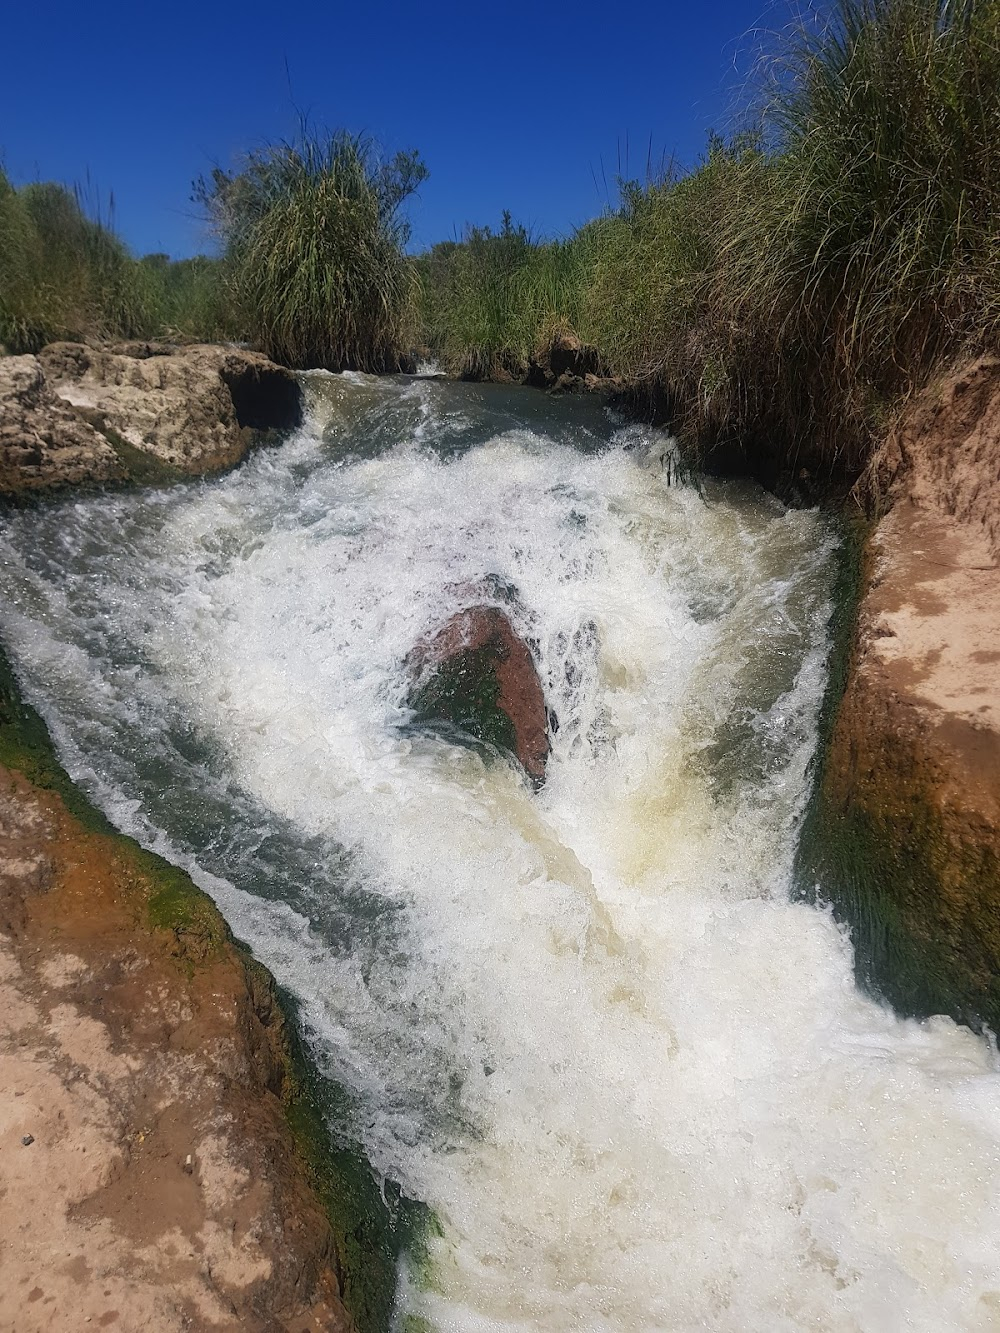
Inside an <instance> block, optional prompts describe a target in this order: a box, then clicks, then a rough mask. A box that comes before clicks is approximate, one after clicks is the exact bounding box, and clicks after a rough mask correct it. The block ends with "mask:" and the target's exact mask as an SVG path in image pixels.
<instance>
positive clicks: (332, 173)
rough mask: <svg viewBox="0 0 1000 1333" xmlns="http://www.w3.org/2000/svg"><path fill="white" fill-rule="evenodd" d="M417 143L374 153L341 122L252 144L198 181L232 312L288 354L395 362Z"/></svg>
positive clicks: (405, 290) (406, 309)
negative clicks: (236, 160)
mask: <svg viewBox="0 0 1000 1333" xmlns="http://www.w3.org/2000/svg"><path fill="white" fill-rule="evenodd" d="M426 175H427V172H426V169H425V168H424V166H423V164H422V163H421V161H420V159H419V158H418V157H417V155H416V154H415V153H399V154H397V155H396V156H395V157H394V158H392V159H391V160H390V161H388V162H384V163H383V162H381V161H380V159H379V158H378V156H377V154H376V152H375V149H374V147H373V145H372V144H371V143H370V142H369V141H368V140H366V139H364V138H362V137H360V136H352V135H348V134H344V133H338V134H334V135H332V136H330V137H327V138H317V137H315V136H308V135H303V137H302V138H301V139H300V141H298V142H297V143H294V144H280V145H278V146H276V147H268V148H265V149H262V150H260V151H258V152H255V153H252V154H251V155H250V156H249V157H248V158H247V160H246V162H245V163H244V165H243V167H242V169H241V170H240V171H239V172H237V173H236V174H228V173H226V172H223V171H220V170H216V171H215V172H214V173H213V174H212V176H211V178H210V179H209V180H204V179H203V180H201V181H199V182H197V183H196V186H195V198H196V200H198V201H199V202H201V203H202V204H203V205H204V206H205V207H206V209H207V211H208V214H209V216H210V218H211V219H212V221H213V222H214V224H215V226H216V228H217V229H218V231H219V233H220V235H221V237H222V239H223V241H224V244H225V250H226V272H227V284H228V292H229V296H230V299H231V301H232V304H233V309H234V316H235V319H236V320H237V322H238V323H239V324H240V325H241V326H242V327H244V328H245V329H246V331H247V333H248V335H249V337H250V338H251V340H252V341H253V342H254V343H255V344H256V345H257V346H259V347H260V348H261V350H262V351H264V352H265V353H266V354H267V355H268V356H271V357H273V358H274V359H275V360H278V361H282V362H284V363H286V364H287V365H291V366H300V367H304V366H321V367H325V368H327V369H329V370H343V369H354V370H370V371H381V370H387V369H393V368H395V367H396V366H397V365H398V364H399V363H400V360H401V358H402V357H403V355H404V354H405V352H406V351H408V350H409V349H408V347H407V343H408V342H409V341H410V339H411V338H412V336H413V334H414V329H413V322H414V301H415V291H414V279H413V271H412V268H411V266H410V265H409V263H408V262H407V260H406V258H405V256H404V253H403V247H404V245H405V244H406V241H407V239H408V235H409V232H408V226H407V223H406V221H405V219H404V218H403V216H402V212H401V210H402V205H403V204H404V202H405V201H406V199H407V198H409V196H410V195H411V194H412V193H413V192H414V191H415V190H416V189H417V188H418V187H419V185H420V184H421V182H422V181H423V180H424V179H425V178H426Z"/></svg>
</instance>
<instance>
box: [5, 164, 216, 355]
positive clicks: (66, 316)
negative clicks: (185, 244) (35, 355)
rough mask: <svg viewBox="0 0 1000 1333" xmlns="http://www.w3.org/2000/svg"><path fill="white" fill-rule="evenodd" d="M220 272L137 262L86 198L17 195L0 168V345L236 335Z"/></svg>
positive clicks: (43, 189) (45, 186)
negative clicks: (89, 207) (87, 202)
mask: <svg viewBox="0 0 1000 1333" xmlns="http://www.w3.org/2000/svg"><path fill="white" fill-rule="evenodd" d="M221 269H222V266H221V264H220V262H219V261H218V260H213V259H206V258H199V259H186V260H181V261H179V262H177V263H171V262H170V261H169V260H168V258H167V256H166V255H147V256H146V258H145V259H141V260H137V259H135V258H134V257H133V256H132V255H131V254H130V253H129V251H128V249H127V248H126V247H125V245H124V244H123V243H122V241H120V240H119V238H118V237H117V236H116V235H115V233H114V230H113V228H112V225H111V222H110V219H103V218H102V217H101V216H100V215H99V214H98V216H96V217H92V216H90V214H89V213H88V211H87V208H86V206H85V199H84V195H83V192H82V191H81V190H80V189H78V188H76V189H72V190H70V189H67V188H66V187H65V186H62V185H56V184H54V183H52V182H45V183H33V184H30V185H25V186H23V187H22V188H21V189H20V190H15V189H14V187H13V186H12V185H11V183H10V181H9V180H8V178H7V176H6V175H5V174H4V172H3V171H2V170H0V345H3V346H4V347H6V348H7V350H8V351H9V352H13V353H20V352H35V351H37V350H38V349H39V348H40V347H43V346H44V345H45V344H46V343H49V342H55V341H57V340H59V339H63V338H66V339H73V340H77V339H79V340H88V339H108V338H110V339H116V338H120V339H128V338H152V337H180V338H187V339H192V338H193V339H201V340H212V339H220V338H225V337H232V336H233V335H234V334H235V333H236V332H237V330H236V329H235V326H234V325H233V323H232V320H231V318H230V315H229V312H228V310H227V309H226V306H225V297H224V288H223V284H222V273H221Z"/></svg>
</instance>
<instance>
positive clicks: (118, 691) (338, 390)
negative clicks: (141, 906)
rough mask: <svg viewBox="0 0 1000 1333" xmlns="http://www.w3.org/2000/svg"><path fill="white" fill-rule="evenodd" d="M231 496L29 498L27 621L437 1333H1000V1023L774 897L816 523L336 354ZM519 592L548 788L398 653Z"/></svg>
mask: <svg viewBox="0 0 1000 1333" xmlns="http://www.w3.org/2000/svg"><path fill="white" fill-rule="evenodd" d="M309 392H310V395H311V410H310V416H309V425H308V427H307V428H306V430H304V431H303V432H302V433H301V434H300V435H299V436H298V437H296V438H295V439H293V440H291V441H290V442H289V443H288V444H286V445H285V446H284V447H283V448H282V449H280V450H278V451H275V452H271V453H267V454H262V455H258V456H257V457H256V458H255V460H254V461H253V462H252V463H251V464H250V465H249V466H248V467H246V468H244V469H242V470H241V471H240V472H238V473H235V474H233V475H231V476H229V477H227V478H224V479H222V480H220V481H217V482H213V483H211V484H196V485H191V486H189V487H187V488H185V489H183V490H176V491H171V492H168V493H162V494H158V495H156V494H150V493H145V494H141V495H129V496H116V497H105V498H101V499H94V500H87V501H82V502H78V503H73V504H68V505H65V506H61V507H60V508H59V509H51V510H46V511H40V512H38V513H34V514H24V515H14V516H12V518H11V521H10V525H9V528H8V531H7V533H6V534H5V536H4V537H3V539H2V543H0V553H2V556H3V565H2V571H0V586H2V587H3V589H4V591H5V593H6V595H7V598H8V603H7V607H6V609H5V610H4V612H3V613H2V617H3V623H4V630H5V634H6V635H7V637H8V640H9V641H10V643H11V644H12V647H13V649H14V651H15V653H16V656H17V660H18V662H19V664H20V666H21V669H22V671H23V673H24V675H25V678H26V681H27V683H28V687H29V690H30V692H31V693H32V694H33V696H34V697H35V698H36V699H37V700H38V702H39V703H40V705H41V706H42V708H43V710H44V711H45V714H46V716H47V718H48V720H49V722H50V724H51V725H52V727H53V730H54V733H55V734H56V736H57V739H58V741H59V743H60V745H61V747H62V749H63V752H64V754H65V755H66V756H67V759H68V762H69V763H70V765H71V767H72V769H73V771H74V773H75V774H76V775H77V776H79V777H80V778H81V779H82V780H84V781H86V782H87V783H88V784H89V786H90V788H91V790H93V791H94V792H95V793H96V794H97V795H98V797H99V799H101V800H102V802H103V803H104V804H105V806H106V807H107V808H109V809H110V810H111V812H112V813H113V815H114V817H115V818H116V819H117V821H118V822H119V823H121V824H122V825H123V826H127V827H129V828H130V829H131V830H134V831H136V832H137V833H138V834H139V835H140V836H142V837H143V838H144V839H145V840H146V841H147V842H150V843H153V844H155V845H157V846H158V848H159V849H161V850H164V851H166V852H167V853H168V854H170V855H172V856H174V857H175V858H176V859H180V860H182V861H184V862H185V863H187V864H189V865H191V867H192V868H193V870H194V872H195V873H196V875H197V876H198V877H199V879H200V882H202V883H203V884H204V885H206V887H208V888H209V889H210V891H212V892H213V893H214V894H215V896H216V898H217V900H218V901H219V902H220V905H221V906H222V907H223V910H224V911H225V912H226V914H227V916H228V917H229V919H230V921H231V923H232V924H233V927H234V929H235V930H236V932H237V933H238V934H239V935H240V936H242V937H243V938H245V939H247V940H249V941H250V942H251V943H252V945H253V947H254V949H255V951H256V952H257V954H258V955H259V956H260V957H261V958H262V959H263V960H264V961H265V962H266V963H267V964H268V966H270V967H271V968H272V970H273V971H274V972H275V973H276V975H277V976H278V978H279V980H280V981H281V982H282V984H284V985H285V986H287V987H289V988H290V989H291V990H292V991H293V992H294V993H295V994H296V995H297V996H298V997H299V998H300V1000H301V1002H302V1010H303V1015H304V1020H305V1022H306V1024H307V1028H308V1033H309V1038H310V1042H311V1046H312V1050H313V1053H314V1056H315V1058H316V1060H317V1062H318V1064H319V1065H320V1067H321V1068H323V1069H324V1070H326V1071H327V1072H328V1073H329V1074H330V1075H331V1076H332V1077H335V1078H336V1079H338V1080H339V1081H340V1082H342V1083H343V1084H344V1085H345V1086H346V1087H347V1088H348V1089H349V1090H350V1092H351V1094H352V1098H353V1107H354V1111H353V1124H352V1132H353V1133H354V1134H355V1135H356V1136H357V1137H358V1139H359V1140H360V1141H361V1142H362V1143H363V1145H364V1148H365V1150H366V1152H367V1153H368V1155H369V1158H370V1160H371V1161H372V1163H373V1165H374V1166H375V1168H376V1170H377V1171H379V1172H380V1173H382V1174H383V1175H385V1176H388V1177H391V1178H393V1179H394V1180H396V1181H398V1182H399V1184H400V1185H401V1187H402V1189H403V1190H404V1191H405V1192H406V1193H407V1194H408V1195H410V1196H411V1197H414V1198H417V1199H421V1200H423V1201H425V1202H427V1203H428V1204H429V1205H430V1206H431V1208H432V1209H433V1210H434V1214H435V1216H436V1218H437V1220H438V1222H439V1223H440V1235H435V1236H434V1238H433V1239H432V1240H431V1242H430V1248H429V1258H430V1262H429V1264H428V1265H426V1266H423V1267H420V1268H419V1269H417V1268H415V1267H414V1268H413V1269H412V1270H411V1269H409V1268H407V1269H406V1270H405V1271H404V1272H403V1273H401V1277H400V1296H399V1307H400V1312H401V1313H402V1312H406V1313H410V1314H417V1315H421V1316H423V1317H424V1318H425V1319H427V1320H428V1321H429V1322H430V1323H431V1325H432V1326H434V1327H436V1328H439V1329H442V1330H446V1329H448V1330H450V1329H455V1330H463V1331H464V1330H500V1329H503V1330H508V1329H509V1330H513V1329H524V1330H529V1329H552V1330H562V1329H581V1328H582V1329H594V1330H599V1329H616V1330H652V1329H669V1330H688V1329H691V1330H693V1329H702V1328H710V1329H713V1330H724V1331H729V1330H731V1331H732V1333H737V1331H739V1333H744V1331H745V1330H761V1331H762V1333H763V1331H765V1330H766V1333H777V1331H780V1330H793V1329H794V1330H801V1329H822V1330H827V1329H829V1330H866V1331H867V1330H871V1331H872V1333H876V1331H877V1333H882V1331H883V1330H895V1329H900V1330H902V1329H907V1330H926V1331H927V1333H931V1331H932V1330H933V1331H934V1333H939V1330H942V1329H952V1328H954V1329H970V1330H979V1329H987V1328H993V1327H996V1326H997V1323H998V1321H1000V1275H998V1265H997V1257H996V1256H997V1254H998V1252H1000V1197H998V1192H997V1190H996V1188H995V1186H996V1181H997V1164H998V1153H1000V1113H998V1109H997V1098H998V1093H1000V1079H998V1069H997V1060H996V1055H995V1051H994V1049H993V1047H992V1046H991V1045H990V1044H989V1043H988V1042H987V1041H986V1040H984V1039H980V1038H977V1037H975V1036H973V1035H972V1034H971V1033H969V1032H968V1031H967V1030H965V1029H961V1028H959V1027H956V1026H955V1025H954V1024H953V1023H951V1022H950V1021H948V1020H945V1019H935V1020H932V1021H931V1022H929V1023H925V1024H918V1023H915V1022H903V1021H900V1020H898V1019H896V1018H895V1017H894V1016H893V1015H892V1014H891V1013H890V1012H888V1011H887V1010H886V1009H884V1008H882V1007H880V1006H878V1005H876V1004H875V1003H873V1002H872V1001H870V1000H868V999H866V998H864V997H863V996H861V995H860V994H859V993H858V991H857V989H856V988H855V986H854V983H853V979H852V970H851V961H852V960H851V951H850V945H849V941H848V940H847V939H846V938H845V936H844V934H843V933H842V932H841V931H840V930H839V929H838V928H837V926H836V925H835V923H834V922H833V921H832V919H831V917H830V915H829V914H828V913H825V912H822V911H817V910H815V909H813V908H811V907H808V906H806V905H803V904H801V903H796V902H793V901H792V900H791V899H790V897H789V887H790V879H791V864H792V858H793V855H794V846H795V836H796V830H797V826H798V820H799V818H800V816H801V813H802V809H803V805H804V801H805V797H806V794H807V785H808V765H809V761H810V758H811V755H812V752H813V748H814V745H815V736H816V717H817V711H818V706H819V701H820V698H821V694H822V689H823V681H824V659H825V653H826V646H827V645H826V622H827V616H828V611H829V607H828V598H829V585H830V563H831V543H830V537H829V534H828V533H827V531H826V529H825V528H824V525H823V523H822V521H821V520H820V518H819V517H818V516H817V515H815V514H808V513H800V512H786V511H784V510H783V509H781V508H780V507H779V506H778V505H777V504H776V503H774V502H773V501H770V500H768V499H766V498H764V497H762V496H760V495H759V494H756V493H753V492H749V491H743V490H740V489H737V488H728V489H726V488H717V489H714V490H712V491H711V492H710V493H709V494H707V495H702V494H699V492H698V491H697V490H695V489H694V488H692V487H676V486H668V485H667V479H668V476H669V469H666V468H664V466H663V456H664V449H665V445H664V442H663V441H662V439H659V438H657V437H656V436H654V435H652V434H650V433H648V432H644V431H641V430H639V429H637V428H635V427H629V428H625V427H621V426H616V425H615V424H614V423H613V422H611V423H609V422H608V421H606V420H604V419H603V418H601V417H600V416H599V414H597V413H596V412H595V411H594V409H593V408H588V407H583V406H580V405H578V404H573V405H566V406H560V405H558V404H552V402H551V400H545V399H543V398H542V396H541V395H539V396H537V398H534V397H532V396H530V395H521V396H520V397H517V396H512V395H510V394H506V395H504V394H503V393H500V392H495V391H492V390H474V389H472V388H468V389H466V388H465V387H464V386H454V385H447V384H438V383H434V382H433V381H428V380H413V381H395V382H393V381H375V380H371V379H369V378H368V377H363V376H358V377H351V378H347V377H343V378H337V377H326V376H314V377H311V378H310V380H309ZM487 578H493V579H494V580H498V581H501V582H506V583H509V584H511V585H513V586H514V587H516V589H517V593H518V600H517V604H516V609H515V610H514V612H513V614H514V615H515V618H516V619H517V622H518V627H519V629H520V630H521V631H522V632H523V633H524V634H525V635H526V636H527V637H528V638H529V639H530V640H531V641H532V643H533V644H534V645H535V647H536V652H537V657H538V662H539V666H540V672H541V676H542V679H543V683H544V685H545V689H546V694H547V697H548V700H549V703H550V705H551V707H552V710H553V712H554V713H555V715H556V717H557V718H558V730H557V731H556V732H555V734H554V736H553V751H552V756H551V759H550V761H549V767H548V777H547V781H546V784H545V787H544V788H543V789H542V791H541V792H540V793H538V794H537V795H535V794H533V793H532V791H531V789H530V787H529V786H528V785H527V784H526V783H525V782H524V781H523V780H522V778H521V777H520V776H519V774H518V773H517V772H515V771H514V770H513V769H512V768H511V767H509V766H507V765H505V764H504V763H502V762H489V761H488V760H487V759H486V758H485V757H484V756H483V755H482V754H481V753H479V752H477V751H475V750H472V749H464V748H461V747H458V746H456V745H454V744H452V743H449V742H447V741H446V740H445V739H443V738H442V737H440V736H435V735H431V734H421V733H419V732H415V731H414V730H413V729H412V727H410V726H409V725H408V724H409V714H408V711H407V707H406V693H407V679H406V673H405V669H404V667H403V662H404V659H405V657H406V654H407V653H408V651H409V650H410V648H411V647H412V646H413V644H414V643H415V642H416V641H417V640H418V639H419V638H420V637H421V635H422V634H424V633H426V632H427V631H428V629H431V628H433V627H434V626H435V625H436V624H439V623H441V622H442V621H443V620H444V619H446V618H447V616H448V615H449V614H451V613H452V612H453V611H455V610H457V609H458V608H459V607H460V606H461V605H462V604H463V600H464V599H465V598H467V597H468V587H469V585H470V584H481V583H482V581H483V580H485V579H487Z"/></svg>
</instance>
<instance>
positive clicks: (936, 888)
mask: <svg viewBox="0 0 1000 1333" xmlns="http://www.w3.org/2000/svg"><path fill="white" fill-rule="evenodd" d="M874 471H875V475H876V476H877V478H878V480H879V483H880V485H881V487H882V489H883V494H884V496H885V497H886V499H887V501H888V505H889V512H888V513H887V514H886V515H885V517H883V518H882V519H881V521H880V522H879V523H878V525H877V526H876V528H875V529H874V531H873V532H872V534H871V536H870V537H869V539H868V542H867V547H866V550H865V553H864V570H863V597H862V600H861V605H860V614H859V621H858V629H857V633H856V636H855V641H854V645H853V652H852V655H851V661H850V664H849V671H848V677H847V686H846V692H845V694H844V698H843V700H842V702H841V704H840V707H839V711H838V713H837V717H836V721H835V725H834V729H833V735H832V741H831V745H830V750H829V754H828V758H827V763H826V768H825V772H824V775H823V781H822V787H821V800H820V818H819V829H820V832H819V835H818V871H819V873H820V874H821V876H822V879H823V881H824V883H823V887H824V891H826V892H830V893H831V894H832V896H833V897H834V901H835V905H837V906H838V907H840V908H841V910H842V912H843V914H844V915H845V916H846V917H847V919H848V920H850V921H851V923H852V925H853V927H854V935H855V944H856V948H857V951H858V959H859V964H860V966H861V969H862V972H863V973H865V974H867V975H868V976H869V978H870V979H871V980H872V982H873V983H874V984H875V985H876V986H877V988H878V989H880V990H882V991H883V992H884V993H885V994H886V995H887V996H888V998H890V999H891V1000H893V1001H894V1002H895V1003H896V1004H898V1005H899V1006H900V1007H901V1008H903V1009H905V1010H907V1011H910V1012H914V1013H918V1014H920V1013H937V1012H944V1013H949V1014H951V1015H952V1016H954V1017H956V1018H958V1019H962V1020H966V1021H971V1022H976V1023H987V1024H989V1025H990V1026H992V1027H993V1028H997V1026H998V1024H1000V360H997V359H996V358H982V359H980V360H978V361H976V362H975V363H973V364H972V365H970V366H968V367H965V368H964V369H962V370H961V371H957V372H955V373H953V374H950V375H948V376H945V377H943V378H942V379H941V380H940V381H939V382H938V383H937V384H935V385H934V386H932V387H931V388H930V389H928V390H927V391H926V392H925V393H924V394H923V395H921V396H920V397H918V398H917V399H916V400H915V401H914V403H913V404H912V405H911V406H910V408H909V409H908V411H907V412H906V413H905V414H904V415H903V417H902V418H901V420H900V422H899V423H898V425H897V427H896V428H895V430H894V431H893V432H892V434H891V435H890V436H889V438H888V439H887V441H886V443H885V446H884V448H883V449H882V451H881V454H880V456H879V458H878V460H877V465H876V468H875V470H874Z"/></svg>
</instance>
